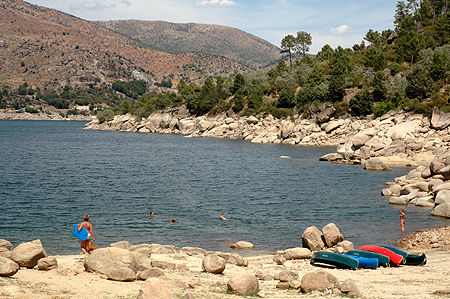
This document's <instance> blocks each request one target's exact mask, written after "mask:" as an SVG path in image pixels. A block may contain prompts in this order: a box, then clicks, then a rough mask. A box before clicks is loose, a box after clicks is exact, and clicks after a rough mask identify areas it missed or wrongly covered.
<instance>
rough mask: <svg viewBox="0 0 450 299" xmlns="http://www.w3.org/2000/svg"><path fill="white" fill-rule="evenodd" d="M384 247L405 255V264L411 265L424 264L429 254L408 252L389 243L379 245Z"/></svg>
mask: <svg viewBox="0 0 450 299" xmlns="http://www.w3.org/2000/svg"><path fill="white" fill-rule="evenodd" d="M378 246H381V247H384V248H387V249H389V250H391V251H393V252H395V253H397V254H400V255H401V256H403V263H404V264H405V265H409V266H423V265H425V264H426V263H427V256H426V255H425V253H422V254H421V255H418V254H410V253H407V252H405V251H403V250H400V249H397V248H395V247H392V246H387V245H378Z"/></svg>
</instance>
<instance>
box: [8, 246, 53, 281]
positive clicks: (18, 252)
mask: <svg viewBox="0 0 450 299" xmlns="http://www.w3.org/2000/svg"><path fill="white" fill-rule="evenodd" d="M46 261H47V253H46V252H45V250H44V247H42V243H41V241H40V240H34V241H31V242H25V243H21V244H19V245H18V246H17V247H16V248H14V247H13V246H12V244H11V243H10V242H9V241H7V240H3V239H0V276H13V275H14V274H16V273H17V271H19V269H20V267H26V268H34V267H35V266H36V265H38V263H43V264H46ZM53 265H54V263H53ZM54 267H55V266H51V267H50V268H54ZM50 268H48V267H44V266H43V270H50Z"/></svg>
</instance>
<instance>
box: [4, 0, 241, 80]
mask: <svg viewBox="0 0 450 299" xmlns="http://www.w3.org/2000/svg"><path fill="white" fill-rule="evenodd" d="M0 23H2V25H1V29H2V35H1V39H2V40H1V42H2V43H3V47H4V49H8V50H7V51H4V53H3V55H1V56H2V57H1V60H0V75H1V77H2V80H1V81H0V83H1V82H4V83H3V84H7V85H8V84H9V85H11V87H17V86H18V85H19V84H21V83H22V82H21V81H25V80H28V81H29V82H28V83H31V84H33V85H36V86H37V87H40V86H41V87H42V86H44V84H43V81H45V80H44V79H43V77H45V79H48V80H50V81H52V80H54V79H55V78H56V79H59V80H60V82H61V81H64V80H65V81H69V79H70V75H69V74H68V73H67V71H69V69H67V71H64V72H59V73H58V76H56V77H55V76H52V75H51V72H49V69H52V68H56V69H58V70H60V69H61V68H60V66H61V62H60V61H58V62H55V63H56V65H52V66H47V68H45V69H44V68H41V69H39V72H37V71H36V70H35V72H34V73H33V72H32V68H36V66H37V65H39V64H40V63H43V62H45V63H48V62H49V61H48V60H47V61H45V59H44V58H43V57H47V56H49V57H50V56H51V57H53V58H55V57H56V56H57V55H60V56H62V55H64V54H63V53H72V52H74V51H76V52H78V56H80V57H78V58H79V60H80V61H82V60H84V59H85V57H84V58H83V57H81V56H83V53H80V50H83V51H86V53H89V54H90V55H91V56H92V57H93V58H92V60H91V61H90V64H91V65H92V68H93V69H92V71H91V72H95V73H101V70H99V69H98V68H97V67H96V66H95V65H96V63H97V62H96V61H98V60H102V63H103V64H105V63H108V58H107V57H108V55H110V54H111V55H116V56H117V57H119V58H120V59H121V61H117V65H116V66H114V68H115V69H116V72H115V73H111V74H104V76H103V77H104V79H105V81H106V82H112V81H114V80H117V79H125V80H131V79H132V78H133V76H131V72H132V71H133V70H139V71H140V72H141V73H146V74H147V76H148V77H149V78H151V79H153V80H154V81H163V80H171V81H173V82H174V83H176V82H178V81H180V80H181V79H183V80H185V81H186V82H197V83H201V82H202V81H203V80H204V79H206V78H208V77H217V76H222V77H228V76H231V75H234V74H236V73H239V72H244V71H246V70H248V69H249V68H248V67H246V66H244V65H241V64H239V63H236V62H234V61H231V60H229V59H226V58H224V57H216V56H212V55H208V54H203V53H182V54H170V53H164V52H158V51H155V50H152V49H148V48H144V47H142V46H140V45H139V44H138V42H137V41H136V40H133V39H131V38H129V37H126V36H124V35H122V34H119V33H117V32H114V31H112V30H110V29H107V28H104V27H101V26H99V25H96V24H94V23H93V22H91V21H87V20H83V19H81V18H79V17H76V16H73V15H70V14H67V13H64V12H61V11H58V10H55V9H51V8H46V7H41V6H38V5H34V4H30V3H27V2H25V1H22V0H15V1H12V0H2V2H0ZM27 42H30V43H36V45H37V46H36V49H39V48H40V49H41V50H42V51H44V52H45V51H47V50H48V51H49V53H46V54H44V55H43V57H40V58H38V56H39V55H40V52H39V51H27V53H28V54H27V55H22V54H20V53H19V52H21V51H22V50H21V47H22V46H23V44H24V43H27ZM33 47H34V46H33ZM55 51H56V52H58V51H59V54H57V53H56V52H55ZM6 53H8V55H6ZM18 53H19V54H18ZM41 54H42V53H41ZM11 55H12V56H11ZM47 58H48V57H47ZM105 59H106V61H103V60H105ZM120 59H119V60H120ZM57 60H58V59H56V58H55V61H57ZM124 60H127V61H129V62H130V64H132V65H133V67H132V69H126V71H124V72H122V73H123V74H124V75H126V76H121V75H119V74H118V73H119V71H120V70H119V71H118V70H117V69H120V68H121V66H122V65H123V64H124ZM21 64H25V67H22V66H21ZM80 64H82V63H81V62H80V63H79V64H78V66H73V67H77V68H78V70H77V71H81V70H82V69H83V66H81V65H80ZM25 69H27V71H25ZM61 79H63V80H61ZM47 83H48V82H47ZM47 83H46V84H47ZM94 83H95V82H94ZM47 85H48V84H47Z"/></svg>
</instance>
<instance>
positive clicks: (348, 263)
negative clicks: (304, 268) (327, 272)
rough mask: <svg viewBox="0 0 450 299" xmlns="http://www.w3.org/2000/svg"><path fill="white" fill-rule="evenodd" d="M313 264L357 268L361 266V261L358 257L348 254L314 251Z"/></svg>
mask: <svg viewBox="0 0 450 299" xmlns="http://www.w3.org/2000/svg"><path fill="white" fill-rule="evenodd" d="M311 265H314V266H320V265H327V266H333V267H336V268H341V269H352V270H356V269H357V268H358V267H359V262H358V260H357V259H355V258H352V257H350V256H348V255H344V254H339V253H333V252H328V251H317V252H314V253H313V256H312V258H311Z"/></svg>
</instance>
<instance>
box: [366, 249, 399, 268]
mask: <svg viewBox="0 0 450 299" xmlns="http://www.w3.org/2000/svg"><path fill="white" fill-rule="evenodd" d="M358 250H364V251H370V252H375V253H379V254H382V255H385V256H387V257H389V259H390V261H391V262H392V263H393V264H394V265H398V264H400V263H401V262H402V260H403V256H401V255H400V254H397V253H395V252H393V251H392V250H389V249H387V248H384V247H381V246H376V245H364V246H362V247H359V248H358Z"/></svg>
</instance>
